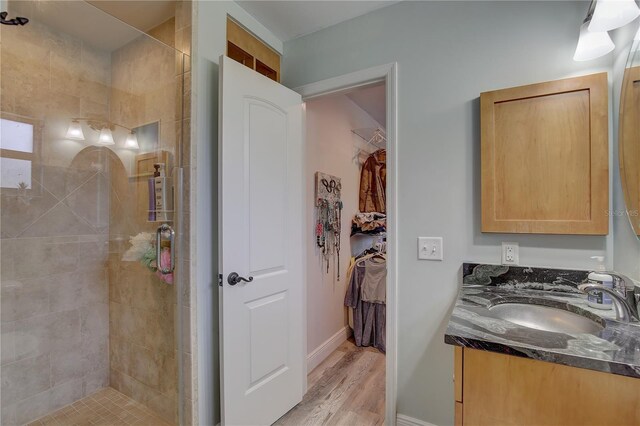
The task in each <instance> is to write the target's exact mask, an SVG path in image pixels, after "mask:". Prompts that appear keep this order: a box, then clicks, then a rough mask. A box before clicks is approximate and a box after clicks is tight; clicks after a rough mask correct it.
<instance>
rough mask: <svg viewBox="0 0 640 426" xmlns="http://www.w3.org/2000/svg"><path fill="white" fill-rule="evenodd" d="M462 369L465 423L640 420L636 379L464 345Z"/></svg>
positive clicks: (565, 425) (619, 424)
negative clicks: (465, 346)
mask: <svg viewBox="0 0 640 426" xmlns="http://www.w3.org/2000/svg"><path fill="white" fill-rule="evenodd" d="M463 374H464V385H463V387H464V389H463V392H464V404H463V406H462V411H463V413H462V421H463V423H464V424H465V425H473V426H484V425H486V426H541V425H562V426H574V425H575V426H584V425H598V426H626V425H638V424H640V379H635V378H631V377H625V376H619V375H616V374H611V373H603V372H599V371H592V370H586V369H583V368H576V367H568V366H565V365H560V364H554V363H550V362H543V361H537V360H531V359H526V358H520V357H516V356H511V355H503V354H498V353H493V352H487V351H480V350H475V349H469V348H465V349H464V373H463Z"/></svg>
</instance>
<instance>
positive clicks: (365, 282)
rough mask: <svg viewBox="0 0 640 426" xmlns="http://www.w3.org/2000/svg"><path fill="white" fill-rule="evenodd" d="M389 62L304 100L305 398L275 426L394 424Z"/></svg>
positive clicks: (310, 91)
mask: <svg viewBox="0 0 640 426" xmlns="http://www.w3.org/2000/svg"><path fill="white" fill-rule="evenodd" d="M395 87H396V83H395V65H388V66H382V67H378V68H374V69H369V70H364V71H361V72H357V73H353V74H349V75H346V76H342V77H338V78H334V79H330V80H326V81H323V82H319V83H314V84H311V85H308V86H304V87H301V88H298V89H295V90H296V91H297V92H299V93H301V94H302V95H303V99H304V100H305V102H306V104H305V109H306V118H305V138H306V140H305V163H304V175H305V179H306V196H305V208H304V213H305V222H306V225H307V226H306V230H305V236H304V237H305V246H306V253H305V254H304V256H305V258H306V282H305V284H306V285H305V287H306V315H305V316H306V320H307V324H306V326H305V330H306V353H307V373H308V376H307V388H306V389H307V392H306V394H305V396H304V399H303V401H302V402H301V403H300V404H298V405H297V406H296V407H294V408H293V409H292V410H291V411H289V412H288V413H287V414H286V415H284V416H283V417H282V418H281V419H279V420H278V422H276V424H278V425H299V424H329V425H330V424H350V425H374V424H395V412H396V410H395V400H396V389H395V383H396V378H395V377H396V367H395V360H396V343H395V342H396V329H395V324H396V321H395V312H396V309H395V302H396V268H395V259H396V256H395V247H396V244H395V241H396V239H395V236H396V232H397V231H396V230H397V227H396V226H395V222H394V220H395V194H396V193H395V182H396V179H395V176H396V168H395V152H396V151H395V142H396V137H395V136H396V131H395V129H396V109H395Z"/></svg>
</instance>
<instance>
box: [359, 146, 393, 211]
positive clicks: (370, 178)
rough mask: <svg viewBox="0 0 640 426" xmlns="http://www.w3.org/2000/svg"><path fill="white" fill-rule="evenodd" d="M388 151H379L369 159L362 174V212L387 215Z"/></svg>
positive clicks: (363, 167)
mask: <svg viewBox="0 0 640 426" xmlns="http://www.w3.org/2000/svg"><path fill="white" fill-rule="evenodd" d="M386 188H387V151H386V150H384V149H379V150H377V151H376V152H374V153H373V154H371V155H370V156H369V158H367V160H366V161H365V163H364V165H363V166H362V171H361V172H360V211H361V212H379V213H386V211H387V203H386Z"/></svg>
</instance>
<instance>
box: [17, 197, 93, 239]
mask: <svg viewBox="0 0 640 426" xmlns="http://www.w3.org/2000/svg"><path fill="white" fill-rule="evenodd" d="M95 232H96V231H95V230H94V229H93V228H92V227H91V226H90V225H89V224H88V223H87V222H85V221H83V220H82V219H80V218H79V216H77V215H75V214H74V213H73V211H72V210H71V209H70V208H69V207H68V206H66V205H65V204H64V203H58V204H56V205H55V206H54V207H53V208H52V209H51V210H49V211H47V212H46V213H45V214H43V215H42V216H40V217H39V218H38V219H37V220H36V221H35V222H34V223H33V224H31V225H29V227H28V228H26V229H25V230H24V231H23V232H22V233H21V234H20V235H21V236H22V237H43V236H44V237H50V236H56V235H90V234H94V233H95Z"/></svg>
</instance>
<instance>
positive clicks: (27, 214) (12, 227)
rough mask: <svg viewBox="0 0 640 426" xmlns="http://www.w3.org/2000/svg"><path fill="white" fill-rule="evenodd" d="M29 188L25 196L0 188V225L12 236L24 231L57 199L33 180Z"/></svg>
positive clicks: (55, 202)
mask: <svg viewBox="0 0 640 426" xmlns="http://www.w3.org/2000/svg"><path fill="white" fill-rule="evenodd" d="M31 188H32V189H31V190H30V191H29V193H28V194H27V195H25V196H20V195H18V194H17V192H16V191H15V190H13V189H6V188H2V189H0V197H1V203H2V209H1V210H2V211H0V227H2V229H3V230H4V231H5V232H6V233H7V234H8V235H10V236H12V237H16V236H18V235H20V234H21V233H22V232H24V230H25V229H27V227H29V226H30V225H32V224H33V223H34V222H36V221H37V220H38V219H39V218H41V217H42V216H43V215H45V214H46V213H47V212H48V211H49V210H51V209H52V208H53V207H54V206H55V205H56V204H57V203H58V201H59V200H58V199H57V198H56V197H54V196H53V195H52V194H51V193H50V192H49V191H47V190H46V189H44V188H43V187H42V186H41V185H40V184H38V183H37V182H35V181H32V182H31Z"/></svg>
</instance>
